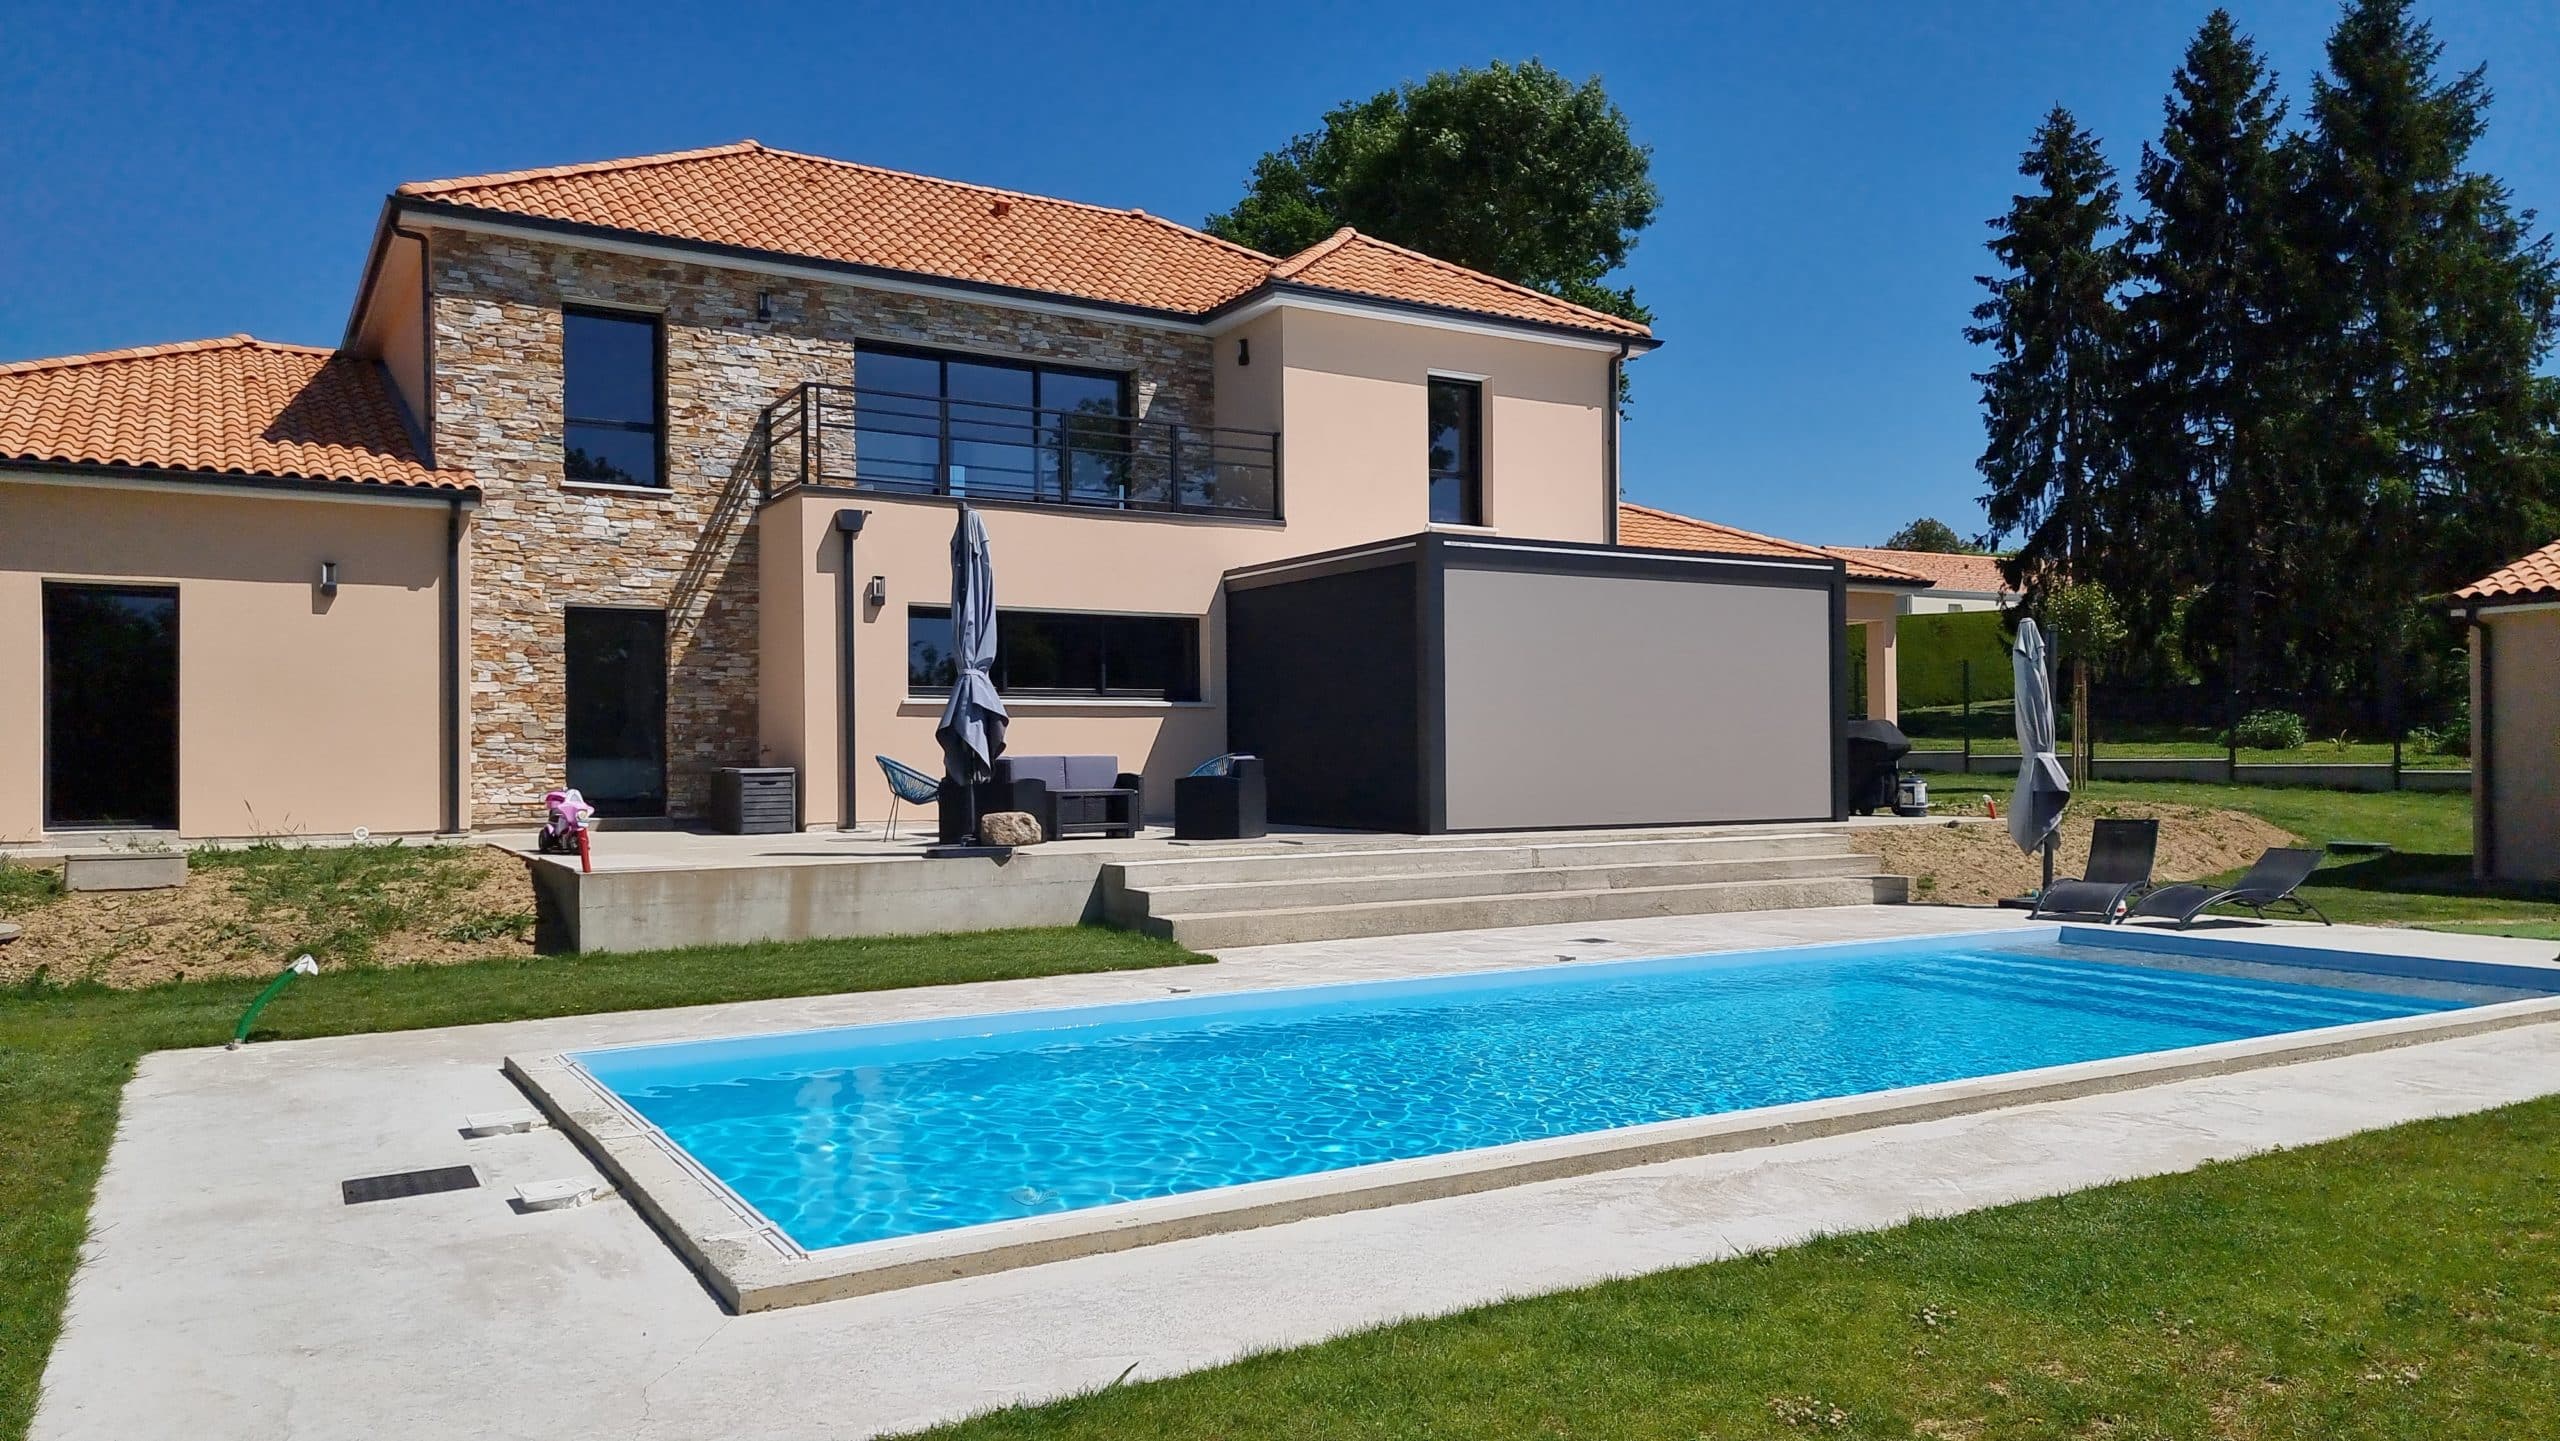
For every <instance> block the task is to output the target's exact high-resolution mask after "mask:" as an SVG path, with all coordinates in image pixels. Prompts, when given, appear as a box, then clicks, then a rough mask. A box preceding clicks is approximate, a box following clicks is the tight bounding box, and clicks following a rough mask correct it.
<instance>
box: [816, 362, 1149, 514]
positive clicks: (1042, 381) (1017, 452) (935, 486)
mask: <svg viewBox="0 0 2560 1441" xmlns="http://www.w3.org/2000/svg"><path fill="white" fill-rule="evenodd" d="M853 382H854V384H853V389H854V478H855V480H856V481H857V482H858V483H860V484H862V485H867V486H872V487H875V488H877V489H882V490H905V491H915V492H919V493H924V494H934V495H975V496H981V497H988V498H993V499H998V500H1049V501H1080V502H1083V503H1086V504H1095V503H1108V504H1118V503H1120V502H1121V501H1122V500H1123V499H1124V498H1125V496H1126V492H1127V490H1128V486H1129V458H1130V437H1129V434H1128V427H1127V426H1126V425H1124V424H1122V423H1121V422H1122V420H1123V418H1124V417H1125V416H1126V415H1127V414H1128V377H1127V376H1125V375H1121V374H1118V373H1116V372H1111V371H1101V370H1078V369H1074V368H1071V367H1067V366H1059V365H1041V364H1034V363H1030V362H1017V361H1006V360H987V359H983V358H980V357H976V356H962V355H941V354H937V353H935V352H932V351H924V350H903V349H893V348H885V347H880V346H869V345H866V346H864V347H862V349H861V351H860V353H858V354H857V355H855V357H854V361H853Z"/></svg>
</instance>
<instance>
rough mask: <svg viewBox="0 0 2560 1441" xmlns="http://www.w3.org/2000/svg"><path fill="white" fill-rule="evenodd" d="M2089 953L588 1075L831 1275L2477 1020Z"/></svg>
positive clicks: (1445, 989)
mask: <svg viewBox="0 0 2560 1441" xmlns="http://www.w3.org/2000/svg"><path fill="white" fill-rule="evenodd" d="M2090 954H2092V953H2091V952H2090V951H2088V950H2087V949H2084V948H2081V947H2076V946H2073V945H2069V944H2065V943H2061V942H2058V941H2057V940H2056V939H2055V938H2054V936H2053V934H2052V933H2051V932H2033V933H2029V934H2028V936H2027V937H2026V938H2024V939H2021V938H2019V937H2016V936H2009V935H1999V936H1971V937H1953V938H1931V939H1925V940H1917V941H1900V942H1889V943H1882V944H1872V945H1858V946H1832V947H1815V948H1808V949H1802V950H1797V951H1793V952H1788V951H1760V952H1753V953H1746V954H1742V955H1727V956H1709V957H1684V958H1677V959H1672V960H1652V961H1637V962H1620V963H1610V964H1598V965H1579V966H1560V967H1548V968H1543V969H1539V970H1532V971H1510V972H1503V973H1498V974H1494V975H1478V976H1458V977H1446V978H1435V979H1429V980H1420V981H1388V982H1372V983H1367V984H1358V985H1337V986H1324V987H1314V988H1308V989H1303V990H1298V991H1275V992H1260V993H1256V994H1252V995H1243V996H1236V995H1228V996H1200V997H1188V998H1180V999H1172V1000H1166V1001H1156V1002H1147V1003H1142V1004H1137V1005H1124V1006H1110V1007H1095V1008H1087V1009H1080V1010H1071V1011H1051V1012H1047V1013H1038V1012H1025V1013H1017V1014H1014V1015H1007V1016H974V1017H967V1018H962V1019H958V1020H948V1021H926V1022H907V1023H898V1024H891V1025H880V1026H862V1027H850V1028H844V1029H838V1030H827V1031H804V1032H799V1033H795V1034H791V1035H784V1036H767V1037H757V1038H751V1039H747V1040H738V1041H710V1042H689V1043H683V1044H676V1045H663V1046H638V1047H626V1048H621V1049H615V1050H603V1051H591V1052H586V1053H584V1054H582V1055H579V1056H577V1057H575V1059H576V1060H577V1061H578V1062H580V1063H581V1064H582V1065H584V1066H585V1067H586V1069H587V1071H588V1072H589V1074H591V1075H593V1076H594V1077H595V1078H596V1079H597V1080H598V1081H599V1082H601V1083H602V1084H604V1085H605V1086H606V1087H608V1088H609V1089H611V1090H612V1091H613V1092H615V1093H616V1094H617V1095H619V1096H621V1097H622V1098H623V1099H624V1100H625V1101H626V1102H627V1103H628V1104H629V1105H630V1106H631V1107H632V1108H633V1109H635V1110H636V1111H638V1112H639V1114H640V1115H641V1116H643V1117H645V1118H646V1119H647V1120H649V1121H650V1122H652V1123H654V1124H655V1125H656V1126H657V1127H658V1128H659V1129H661V1130H662V1131H664V1132H665V1133H666V1135H667V1136H668V1137H669V1138H670V1139H672V1140H673V1141H674V1142H675V1143H676V1144H678V1145H680V1146H682V1147H683V1148H684V1149H685V1150H686V1151H688V1152H690V1153H691V1154H692V1155H693V1157H694V1158H695V1159H696V1160H697V1161H699V1162H701V1163H702V1165H703V1166H704V1167H705V1168H706V1169H707V1170H709V1171H710V1172H711V1173H712V1174H713V1175H715V1176H717V1177H718V1178H719V1179H720V1180H721V1181H723V1182H725V1183H726V1184H727V1185H728V1186H729V1187H730V1188H731V1189H732V1190H734V1191H736V1192H737V1193H738V1195H739V1196H741V1197H742V1198H744V1199H745V1200H746V1201H748V1202H749V1203H750V1204H752V1205H754V1206H755V1207H756V1208H757V1209H758V1210H760V1211H762V1212H763V1213H764V1214H765V1216H767V1217H768V1218H770V1219H771V1220H772V1221H773V1222H774V1223H775V1224H777V1225H779V1226H780V1227H781V1228H782V1230H783V1231H784V1232H785V1233H786V1234H787V1235H789V1236H790V1237H791V1239H792V1240H793V1241H795V1242H796V1243H798V1244H799V1245H800V1246H802V1247H804V1248H806V1249H810V1250H816V1249H819V1248H822V1247H828V1246H842V1245H847V1244H851V1243H854V1242H860V1241H873V1240H880V1239H883V1238H886V1237H892V1236H907V1235H914V1234H916V1233H919V1232H925V1231H938V1230H943V1229H946V1228H950V1227H955V1226H969V1225H976V1224H979V1223H982V1222H988V1221H1001V1220H1008V1219H1013V1218H1017V1217H1023V1216H1035V1215H1042V1214H1046V1213H1050V1212H1056V1211H1071V1210H1077V1209H1080V1208H1083V1207H1088V1206H1102V1205H1108V1204H1111V1203H1113V1202H1118V1201H1131V1200H1138V1199H1141V1198H1144V1197H1152V1196H1168V1195H1174V1194H1177V1193H1181V1192H1189V1191H1199V1190H1206V1189H1208V1188H1211V1187H1216V1186H1230V1185H1235V1184H1238V1183H1240V1182H1247V1181H1263V1180H1271V1179H1274V1178H1277V1177H1283V1176H1297V1175H1304V1174H1307V1173H1309V1172H1315V1171H1327V1170H1335V1169H1338V1168H1341V1167H1345V1166H1358V1165H1363V1164H1366V1163H1369V1162H1374V1161H1389V1160H1397V1159H1401V1158H1406V1157H1413V1156H1429V1155H1438V1154H1441V1153H1444V1152H1449V1151H1460V1150H1468V1149H1472V1148H1475V1147H1481V1146H1495V1145H1501V1144H1503V1143H1505V1142H1511V1141H1526V1140H1534V1139H1539V1138H1543V1137H1551V1136H1563V1135H1571V1134H1575V1133H1578V1132H1584V1131H1598V1130H1605V1129H1609V1128H1612V1127H1618V1126H1633V1125H1640V1124H1643V1123H1645V1122H1649V1121H1664V1120H1672V1119H1677V1118H1683V1117H1692V1116H1702V1115H1708V1114H1712V1113H1716V1112H1722V1111H1736V1110H1743V1109H1747V1108H1751V1107H1757V1106H1773V1105H1779V1104H1782V1103H1785V1102H1790V1101H1807V1100H1815V1099H1819V1098H1823V1097H1830V1096H1845V1095H1852V1094H1855V1093H1858V1092H1862V1091H1878V1090H1884V1089H1888V1088H1891V1087H1896V1086H1911V1085H1919V1084H1923V1083H1927V1082H1933V1081H1947V1080H1955V1079H1958V1078H1962V1077H1969V1076H1984V1075H1992V1074H1996V1073H2000V1072H2007V1071H2020V1070H2027V1069H2031V1068H2034V1067H2038V1066H2051V1065H2059V1064H2063V1063H2065V1062H2072V1061H2088V1060H2097V1059H2101V1058H2105V1057H2113V1056H2126V1055H2133V1054H2136V1053H2140V1052H2145V1051H2160V1050H2167V1049H2171V1048H2174V1047H2179V1046H2193V1045H2200V1044H2204V1043H2207V1042H2213V1041H2230V1040H2237V1039H2241V1038H2244V1037H2251V1036H2265V1035H2273V1034H2276V1033H2279V1032H2285V1031H2299V1030H2308V1029H2311V1028H2314V1027H2321V1026H2335V1025H2343V1024H2347V1023H2350V1022H2356V1021H2371V1020H2380V1019H2383V1018H2386V1017H2393V1016H2408V1015H2416V1014H2420V1013H2424V1012H2431V1011H2442V1010H2451V1009H2456V1008H2457V1005H2458V1003H2455V1002H2448V1001H2436V1000H2421V999H2416V998H2412V997H2408V996H2403V995H2397V994H2390V993H2385V992H2381V991H2372V990H2339V989H2331V988H2327V987H2320V986H2306V985H2291V984H2280V983H2274V982H2268V981H2260V980H2249V979H2239V978H2234V977H2228V976H2220V975H2209V974H2199V973H2194V972H2186V971H2172V970H2162V969H2153V968H2147V967H2144V966H2140V965H2133V964H2125V963H2123V962H2122V961H2114V962H2109V961H2093V960H2088V959H2083V957H2085V956H2088V955H2090ZM2105 954H2112V955H2116V956H2120V957H2126V958H2127V959H2130V954H2129V953H2126V952H2109V953H2105ZM1177 979H1178V977H1177Z"/></svg>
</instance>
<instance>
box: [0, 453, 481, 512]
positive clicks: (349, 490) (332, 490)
mask: <svg viewBox="0 0 2560 1441" xmlns="http://www.w3.org/2000/svg"><path fill="white" fill-rule="evenodd" d="M13 471H26V472H32V473H34V474H38V475H49V476H63V477H69V478H75V479H77V478H87V479H93V480H122V481H149V482H156V483H159V484H164V485H173V486H175V485H185V486H204V487H215V488H222V487H228V488H233V489H239V490H257V491H276V492H287V493H292V494H299V495H331V496H338V497H342V498H343V497H349V496H368V497H375V498H380V499H397V500H414V501H433V502H436V503H438V504H445V505H449V504H453V503H455V502H458V501H470V502H476V501H478V500H479V499H480V498H481V496H480V487H479V484H478V483H477V482H464V483H457V484H451V485H441V484H440V485H420V484H415V483H412V482H408V481H397V480H363V479H354V478H345V477H334V476H309V475H266V474H258V473H253V472H249V471H240V470H199V469H187V468H182V467H178V466H169V465H131V464H124V463H120V462H114V461H88V460H38V459H32V458H21V457H16V456H0V476H5V475H7V474H9V473H10V472H13Z"/></svg>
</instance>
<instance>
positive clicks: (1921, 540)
mask: <svg viewBox="0 0 2560 1441" xmlns="http://www.w3.org/2000/svg"><path fill="white" fill-rule="evenodd" d="M1882 549H1885V550H1925V551H1935V552H1937V553H1938V554H1940V555H1980V554H1982V553H1983V548H1982V547H1981V546H1979V545H1976V544H1975V543H1973V542H1972V541H1969V540H1967V539H1965V538H1964V537H1963V536H1960V535H1958V534H1956V530H1955V527H1954V526H1951V525H1949V524H1947V523H1946V522H1945V521H1943V520H1940V519H1938V518H1937V517H1936V516H1930V515H1924V516H1922V517H1920V518H1919V519H1918V520H1915V521H1913V522H1911V523H1910V524H1909V525H1906V526H1904V527H1903V528H1902V529H1900V530H1897V531H1895V532H1894V533H1893V534H1891V535H1889V536H1886V537H1885V538H1884V545H1883V546H1882Z"/></svg>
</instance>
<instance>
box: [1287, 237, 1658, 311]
mask: <svg viewBox="0 0 2560 1441" xmlns="http://www.w3.org/2000/svg"><path fill="white" fill-rule="evenodd" d="M1271 278H1272V279H1274V280H1284V281H1287V282H1289V283H1291V284H1293V285H1312V286H1316V287H1319V288H1321V289H1325V290H1339V291H1343V292H1345V293H1347V294H1352V295H1373V296H1382V297H1385V298H1387V299H1390V300H1409V301H1415V302H1418V303H1420V304H1423V305H1438V306H1445V307H1447V308H1448V309H1451V310H1471V311H1475V312H1477V313H1478V314H1482V315H1502V316H1508V317H1510V318H1511V319H1513V320H1533V321H1536V322H1538V323H1540V324H1542V325H1564V326H1571V327H1572V328H1574V329H1576V330H1597V331H1605V332H1607V333H1609V334H1612V335H1632V336H1648V335H1651V334H1652V333H1653V332H1652V331H1651V330H1649V329H1647V328H1646V327H1645V326H1643V325H1641V324H1639V323H1637V322H1635V321H1632V320H1626V319H1622V318H1620V317H1618V316H1615V315H1609V314H1605V313H1603V312H1601V311H1597V310H1591V309H1587V308H1585V307H1583V306H1579V305H1575V304H1573V303H1572V302H1570V301H1565V300H1558V299H1557V298H1555V297H1554V296H1552V295H1549V294H1547V293H1546V292H1544V291H1540V290H1532V289H1530V288H1529V287H1528V286H1525V285H1514V284H1513V283H1511V282H1510V281H1508V280H1496V279H1495V278H1494V277H1492V276H1490V275H1486V274H1484V273H1483V272H1481V271H1475V270H1469V269H1467V268H1466V267H1465V266H1463V265H1452V264H1450V263H1449V262H1448V261H1445V260H1435V259H1433V258H1432V257H1430V256H1428V255H1425V254H1423V253H1422V252H1421V251H1418V250H1407V249H1405V248H1404V247H1403V246H1400V245H1389V244H1388V243H1387V242H1385V241H1383V240H1379V239H1376V238H1375V237H1372V236H1367V235H1363V234H1361V233H1360V232H1359V231H1357V230H1354V229H1352V228H1351V227H1349V226H1347V225H1346V226H1344V227H1343V228H1342V229H1340V230H1337V231H1335V232H1334V233H1333V234H1332V236H1331V237H1329V238H1327V239H1325V240H1323V241H1320V242H1318V243H1317V244H1314V245H1311V246H1309V247H1307V248H1306V249H1304V250H1301V251H1299V252H1298V253H1297V254H1295V255H1292V256H1290V257H1289V258H1288V259H1286V260H1283V261H1281V262H1280V263H1279V264H1278V265H1275V266H1273V267H1272V268H1271Z"/></svg>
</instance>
